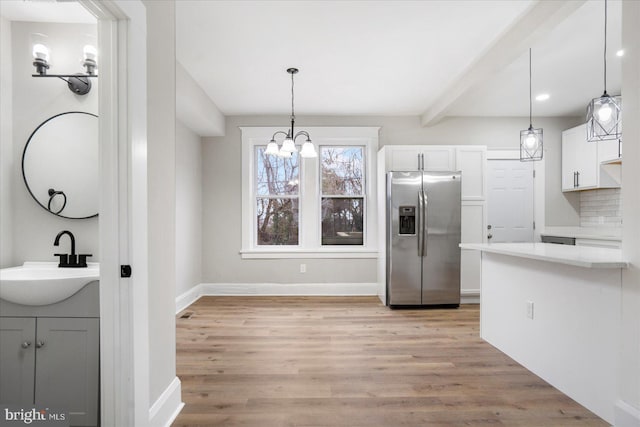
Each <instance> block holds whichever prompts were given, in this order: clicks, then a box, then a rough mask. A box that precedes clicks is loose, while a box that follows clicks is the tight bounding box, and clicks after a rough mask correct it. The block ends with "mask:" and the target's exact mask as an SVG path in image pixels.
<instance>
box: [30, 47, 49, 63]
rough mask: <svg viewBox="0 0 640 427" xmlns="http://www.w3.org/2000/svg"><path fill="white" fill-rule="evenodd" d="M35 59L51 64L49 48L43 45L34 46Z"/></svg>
mask: <svg viewBox="0 0 640 427" xmlns="http://www.w3.org/2000/svg"><path fill="white" fill-rule="evenodd" d="M33 58H34V59H41V60H43V61H47V62H49V48H47V47H46V46H45V45H43V44H41V43H36V44H34V45H33Z"/></svg>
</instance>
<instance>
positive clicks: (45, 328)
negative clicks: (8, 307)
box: [0, 317, 100, 426]
mask: <svg viewBox="0 0 640 427" xmlns="http://www.w3.org/2000/svg"><path fill="white" fill-rule="evenodd" d="M99 337H100V333H99V319H97V318H83V317H73V318H65V317H37V318H34V317H0V343H1V345H0V377H1V378H2V381H1V382H0V384H1V385H0V402H2V403H18V404H34V403H35V405H36V407H49V408H52V409H54V408H55V409H62V410H65V411H67V412H68V413H69V420H70V425H72V426H97V425H98V403H99V402H98V391H99V372H100V366H99V360H100V359H99V349H100V343H99Z"/></svg>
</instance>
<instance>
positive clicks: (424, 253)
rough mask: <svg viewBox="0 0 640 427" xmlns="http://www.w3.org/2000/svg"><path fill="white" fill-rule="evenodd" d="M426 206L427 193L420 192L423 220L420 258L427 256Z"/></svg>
mask: <svg viewBox="0 0 640 427" xmlns="http://www.w3.org/2000/svg"><path fill="white" fill-rule="evenodd" d="M427 204H428V197H427V193H425V192H424V190H422V212H423V220H422V256H427V246H428V245H427V239H428V237H429V233H428V227H427Z"/></svg>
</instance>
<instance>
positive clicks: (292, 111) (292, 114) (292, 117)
mask: <svg viewBox="0 0 640 427" xmlns="http://www.w3.org/2000/svg"><path fill="white" fill-rule="evenodd" d="M293 96H294V95H293V73H291V119H292V120H293V119H294V118H295V117H296V114H295V113H294V110H293Z"/></svg>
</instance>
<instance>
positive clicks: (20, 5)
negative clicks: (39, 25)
mask: <svg viewBox="0 0 640 427" xmlns="http://www.w3.org/2000/svg"><path fill="white" fill-rule="evenodd" d="M0 15H2V16H4V17H5V18H6V19H8V20H9V21H28V22H62V23H65V24H95V23H96V18H95V17H94V16H93V15H91V14H90V13H89V12H87V9H85V8H84V7H82V6H81V5H80V4H78V3H76V2H74V1H60V2H56V1H55V0H31V1H27V0H0Z"/></svg>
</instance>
